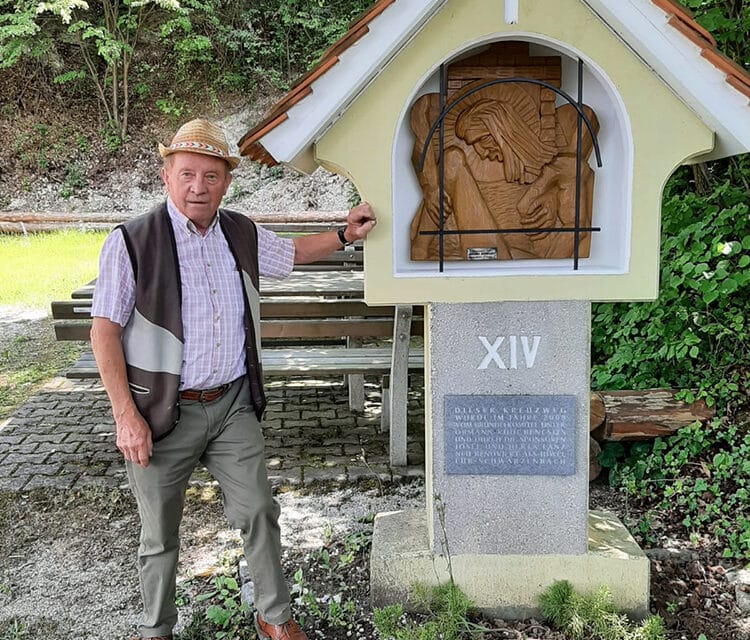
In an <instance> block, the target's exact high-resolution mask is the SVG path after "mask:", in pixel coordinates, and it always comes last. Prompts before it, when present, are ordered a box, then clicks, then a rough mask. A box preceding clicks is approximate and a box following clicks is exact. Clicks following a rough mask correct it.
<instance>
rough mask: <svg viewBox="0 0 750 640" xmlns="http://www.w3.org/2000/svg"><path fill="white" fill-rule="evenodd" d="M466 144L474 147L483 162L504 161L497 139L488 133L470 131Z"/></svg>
mask: <svg viewBox="0 0 750 640" xmlns="http://www.w3.org/2000/svg"><path fill="white" fill-rule="evenodd" d="M466 142H467V143H468V144H470V145H472V146H473V147H474V149H475V150H476V152H477V154H478V155H479V157H480V158H482V159H483V160H496V161H497V162H502V161H503V152H502V151H501V150H500V147H499V146H498V144H497V142H496V141H495V139H494V138H493V137H492V136H491V135H490V134H489V133H488V132H487V131H482V130H481V129H480V130H469V132H468V133H467V136H466Z"/></svg>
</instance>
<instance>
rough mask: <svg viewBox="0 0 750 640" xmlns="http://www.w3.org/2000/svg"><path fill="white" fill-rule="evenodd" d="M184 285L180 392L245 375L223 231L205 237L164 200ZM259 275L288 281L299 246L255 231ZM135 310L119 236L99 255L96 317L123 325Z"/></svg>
mask: <svg viewBox="0 0 750 640" xmlns="http://www.w3.org/2000/svg"><path fill="white" fill-rule="evenodd" d="M167 210H168V211H169V217H170V220H171V222H172V228H173V229H174V235H175V241H176V243H177V257H178V261H179V264H180V280H181V282H182V324H183V333H184V338H185V348H184V355H183V358H184V359H183V363H182V379H181V381H180V389H209V388H211V387H216V386H218V385H220V384H224V383H225V382H230V381H232V380H236V379H237V378H239V377H240V376H242V375H244V374H245V354H244V345H245V331H244V328H243V315H244V302H243V299H242V285H241V283H240V278H239V277H238V273H237V265H236V264H235V262H234V258H233V257H232V254H231V252H230V250H229V245H228V244H227V241H226V238H225V237H224V234H223V233H222V232H221V227H220V226H219V224H218V216H216V217H215V218H214V220H213V222H212V223H211V226H210V227H209V229H208V230H207V231H206V234H205V235H201V234H200V233H198V231H197V230H196V228H195V226H194V225H193V223H192V222H191V221H190V220H189V219H188V218H187V217H186V216H185V215H183V214H182V213H181V212H180V211H178V210H177V207H175V205H174V204H173V203H172V201H171V200H169V199H167ZM257 228H258V267H259V270H260V275H262V276H268V277H271V278H285V277H286V276H288V275H289V274H290V273H291V271H292V267H293V266H294V242H293V241H292V240H290V239H288V238H280V237H278V236H277V235H276V234H274V233H272V232H271V231H268V230H266V229H263V228H262V227H260V226H258V227H257ZM134 306H135V279H134V277H133V267H132V265H131V263H130V258H129V256H128V252H127V249H126V247H125V241H124V239H123V235H122V233H111V234H110V235H109V236H108V237H107V238H106V239H105V241H104V244H103V246H102V250H101V253H100V255H99V277H98V279H97V281H96V287H95V290H94V300H93V304H92V308H91V315H92V317H101V318H107V319H109V320H111V321H112V322H117V323H118V324H119V325H120V326H123V327H124V326H125V325H126V324H127V323H128V320H129V319H130V315H131V313H132V311H133V307H134Z"/></svg>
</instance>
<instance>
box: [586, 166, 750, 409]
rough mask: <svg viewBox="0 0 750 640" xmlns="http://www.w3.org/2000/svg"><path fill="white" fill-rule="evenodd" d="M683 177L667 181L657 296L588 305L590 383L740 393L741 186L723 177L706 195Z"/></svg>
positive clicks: (723, 401) (744, 345)
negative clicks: (590, 309)
mask: <svg viewBox="0 0 750 640" xmlns="http://www.w3.org/2000/svg"><path fill="white" fill-rule="evenodd" d="M687 177H688V172H687V170H681V171H680V172H678V173H677V174H676V175H675V176H674V177H673V178H672V179H671V180H670V182H669V183H668V185H667V187H666V189H665V195H664V207H663V214H662V221H663V235H662V250H661V285H660V294H659V298H658V300H656V301H655V302H650V303H642V302H636V303H618V304H599V305H595V306H594V308H593V320H592V352H593V353H592V360H593V363H594V364H593V366H592V384H593V386H594V387H596V388H606V389H624V388H649V387H671V388H678V389H695V390H697V392H698V395H699V396H702V397H705V398H706V400H707V402H708V403H709V404H712V403H713V402H714V401H718V402H719V404H720V406H721V407H722V408H725V407H727V406H728V405H731V404H732V403H736V402H737V401H738V400H739V399H741V398H744V396H745V394H746V392H747V383H748V371H750V367H749V366H748V365H749V364H750V362H749V360H748V356H749V355H750V352H749V351H750V332H748V327H747V323H746V320H745V311H746V309H747V308H748V303H749V302H750V288H749V287H748V286H747V285H748V283H750V217H749V215H750V207H748V197H747V196H748V194H747V190H746V188H743V187H742V186H739V185H735V184H733V183H731V182H730V181H729V180H724V181H722V182H721V183H718V184H717V185H716V186H715V188H714V189H713V191H712V192H711V193H710V194H709V195H708V196H705V197H703V196H701V195H699V194H697V193H695V192H693V191H689V190H688V189H687ZM686 397H687V398H688V399H692V398H691V397H690V396H689V395H687V394H686Z"/></svg>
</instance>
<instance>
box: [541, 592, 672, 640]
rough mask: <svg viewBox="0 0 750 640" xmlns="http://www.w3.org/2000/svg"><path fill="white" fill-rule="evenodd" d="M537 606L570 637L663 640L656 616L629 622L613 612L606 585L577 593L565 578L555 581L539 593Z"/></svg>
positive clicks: (662, 625) (664, 636) (600, 639)
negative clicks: (587, 591)
mask: <svg viewBox="0 0 750 640" xmlns="http://www.w3.org/2000/svg"><path fill="white" fill-rule="evenodd" d="M539 606H540V609H541V611H542V615H543V616H544V618H545V619H546V620H548V621H549V622H551V623H552V624H554V625H555V627H557V628H558V629H559V630H561V631H563V632H565V633H566V634H568V635H569V636H570V638H572V640H580V639H582V638H587V639H591V640H666V635H665V631H664V623H663V621H662V619H661V618H660V617H659V616H649V617H648V618H646V620H644V621H643V622H642V623H640V624H634V623H632V622H630V621H629V620H628V618H627V616H625V615H623V614H621V613H618V612H617V610H616V609H615V606H614V601H613V599H612V593H611V592H610V591H609V589H608V588H607V587H606V586H601V587H599V588H598V589H596V590H594V591H593V592H592V593H589V594H579V593H577V592H576V591H575V590H574V589H573V587H572V585H571V584H570V583H569V582H568V581H567V580H562V581H559V582H555V583H553V584H552V585H551V586H550V587H549V588H548V589H547V590H546V591H545V592H544V593H543V594H542V595H541V597H540V598H539Z"/></svg>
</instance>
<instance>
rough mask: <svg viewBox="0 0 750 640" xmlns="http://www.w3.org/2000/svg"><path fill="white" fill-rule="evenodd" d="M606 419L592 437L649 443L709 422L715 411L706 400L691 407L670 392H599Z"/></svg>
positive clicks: (697, 401) (669, 390)
mask: <svg viewBox="0 0 750 640" xmlns="http://www.w3.org/2000/svg"><path fill="white" fill-rule="evenodd" d="M599 394H600V395H601V397H602V400H603V401H604V407H605V412H606V418H605V420H604V423H603V424H601V425H600V426H599V427H597V428H596V429H595V430H594V431H593V432H592V434H591V435H592V436H593V437H594V438H596V439H597V440H598V441H599V442H603V441H606V440H614V441H622V440H649V439H651V438H656V437H659V436H661V437H666V436H670V435H672V434H673V433H675V432H676V431H678V430H679V429H681V428H682V427H686V426H687V425H689V424H692V423H693V422H695V421H696V420H699V421H704V420H710V419H711V418H713V417H714V416H715V415H716V412H715V411H714V410H713V409H712V408H710V407H708V406H707V405H706V403H705V402H704V401H703V400H696V401H695V402H692V403H690V404H688V403H685V402H683V401H681V400H677V399H676V398H675V394H676V392H675V391H674V390H671V389H643V390H640V391H600V392H599Z"/></svg>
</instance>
